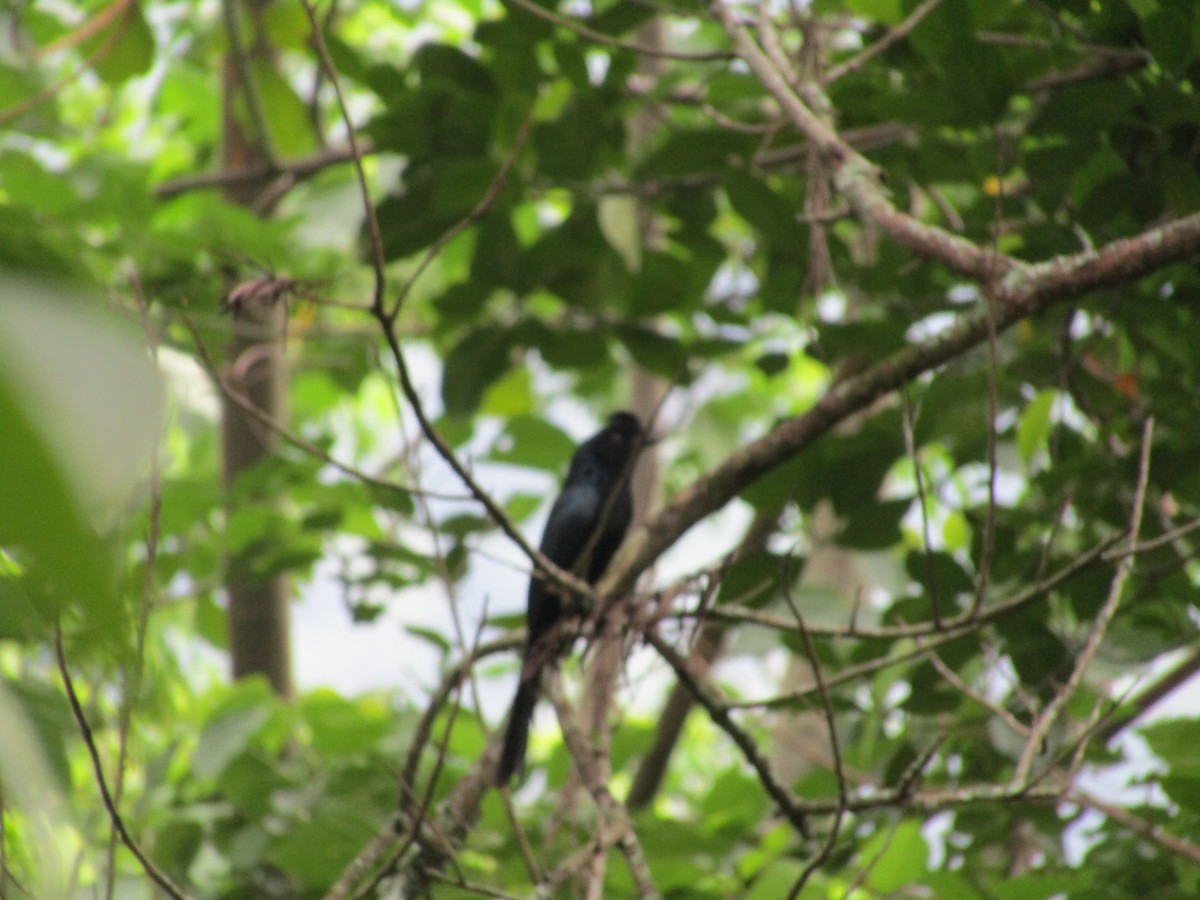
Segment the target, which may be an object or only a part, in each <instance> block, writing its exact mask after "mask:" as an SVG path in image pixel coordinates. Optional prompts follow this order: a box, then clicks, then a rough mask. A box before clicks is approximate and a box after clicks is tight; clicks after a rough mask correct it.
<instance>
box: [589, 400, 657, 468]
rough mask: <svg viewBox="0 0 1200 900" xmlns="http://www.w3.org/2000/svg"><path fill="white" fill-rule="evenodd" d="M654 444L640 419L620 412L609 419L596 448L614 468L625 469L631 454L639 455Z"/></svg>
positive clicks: (596, 443)
mask: <svg viewBox="0 0 1200 900" xmlns="http://www.w3.org/2000/svg"><path fill="white" fill-rule="evenodd" d="M652 443H654V441H653V440H652V439H651V437H650V435H648V434H647V433H646V432H645V431H644V430H643V428H642V423H641V422H640V421H638V417H637V416H635V415H634V414H633V413H631V412H628V411H627V410H620V411H618V412H615V413H612V414H611V415H610V416H609V417H608V424H607V425H605V426H604V430H603V431H601V432H600V433H599V434H597V435H596V437H595V446H596V449H597V451H598V452H599V453H600V455H601V457H603V458H604V460H605V461H606V462H607V463H608V464H609V465H610V466H613V467H618V468H619V467H623V466H624V465H625V461H626V460H628V459H629V457H630V455H631V454H634V453H638V452H640V451H641V450H643V449H644V448H646V447H648V446H650V444H652Z"/></svg>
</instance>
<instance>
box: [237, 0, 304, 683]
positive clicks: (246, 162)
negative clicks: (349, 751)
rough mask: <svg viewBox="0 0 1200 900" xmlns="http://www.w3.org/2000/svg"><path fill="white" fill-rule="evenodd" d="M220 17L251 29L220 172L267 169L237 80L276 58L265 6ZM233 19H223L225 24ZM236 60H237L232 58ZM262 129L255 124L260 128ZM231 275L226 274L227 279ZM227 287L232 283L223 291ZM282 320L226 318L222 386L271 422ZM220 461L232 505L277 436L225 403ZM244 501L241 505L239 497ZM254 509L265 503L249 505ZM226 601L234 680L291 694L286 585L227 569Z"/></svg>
mask: <svg viewBox="0 0 1200 900" xmlns="http://www.w3.org/2000/svg"><path fill="white" fill-rule="evenodd" d="M224 2H225V3H226V4H229V6H227V10H232V12H234V13H235V14H237V15H238V16H240V18H238V19H237V22H238V25H235V28H238V27H240V25H241V23H244V22H246V21H247V20H248V21H249V22H250V23H251V24H252V26H253V32H254V33H253V36H252V39H251V40H244V36H242V35H239V34H234V35H231V36H230V40H229V44H230V47H231V50H230V52H229V53H228V54H227V56H226V59H225V63H224V69H223V82H224V85H223V102H222V147H221V157H222V165H223V167H224V168H225V169H226V170H237V169H254V168H257V167H260V166H262V165H263V164H264V163H267V162H269V160H270V154H269V150H268V147H267V144H266V141H265V138H264V136H263V135H261V134H259V135H251V134H247V131H246V129H245V128H244V127H243V121H242V119H241V117H239V115H238V113H237V110H238V108H239V105H238V98H239V97H244V91H243V90H242V78H241V73H242V72H245V71H248V70H249V68H250V63H251V62H253V63H255V64H258V65H262V64H264V63H266V64H268V65H274V63H275V54H274V53H273V52H272V50H271V48H270V47H269V46H268V45H267V44H266V42H265V39H264V37H263V35H264V33H265V32H264V30H263V28H262V27H260V26H261V22H262V16H263V13H264V11H265V10H266V7H267V6H268V3H269V0H249V2H242V3H239V2H238V0H224ZM232 19H234V17H233V16H227V17H226V20H227V25H228V24H229V22H230V21H231V20H232ZM239 53H241V54H242V56H241V58H240V59H239V56H238V54H239ZM262 125H263V123H262V122H259V123H258V126H259V128H260V129H261V126H262ZM265 186H266V179H264V180H262V181H255V182H243V183H241V184H237V185H230V186H229V187H227V188H226V189H225V198H226V199H227V200H229V201H231V202H233V203H239V204H241V205H243V206H248V207H251V208H254V209H256V211H258V212H259V213H260V214H263V215H266V214H267V211H266V210H263V209H262V208H261V205H260V203H259V198H260V197H261V195H262V191H263V188H264V187H265ZM231 274H232V273H231ZM229 287H232V280H231V281H230V284H229V285H227V289H228V288H229ZM285 325H286V316H285V312H284V307H283V305H282V304H279V303H276V304H273V305H269V306H257V305H255V304H245V305H242V306H239V307H238V308H237V309H235V310H233V311H232V314H231V316H230V329H231V332H232V334H231V336H230V346H229V354H228V357H227V358H228V360H229V363H228V366H227V369H226V372H225V375H226V378H227V380H228V382H229V383H230V384H231V386H233V387H234V388H235V389H236V390H238V391H239V392H240V393H242V394H243V395H245V396H246V397H249V398H250V399H251V400H252V401H253V403H254V405H255V406H257V407H258V408H259V409H261V410H262V411H263V412H265V413H267V414H268V415H270V416H271V417H273V418H276V419H282V418H284V410H285V401H284V396H285V391H284V387H285V383H286V368H285V356H284V344H283V335H284V329H285ZM221 440H222V459H223V468H224V472H223V475H224V479H225V485H226V489H227V490H228V491H229V496H230V498H231V502H232V501H233V496H234V495H233V492H232V490H231V489H232V487H233V485H234V484H235V482H236V481H237V478H238V476H239V475H240V474H242V473H243V472H245V471H247V470H249V469H252V468H253V467H254V466H256V465H258V463H259V462H260V461H261V460H263V459H264V458H266V457H268V456H270V455H272V454H274V453H275V452H277V450H278V444H279V441H278V436H277V435H276V434H275V433H274V432H272V431H270V430H269V429H267V428H265V427H264V426H263V425H262V424H261V423H260V422H259V421H258V420H257V419H256V418H254V417H253V416H252V415H251V414H250V413H248V412H247V411H246V410H244V409H243V408H242V407H241V406H239V405H238V404H237V403H236V402H234V401H232V400H230V399H229V398H225V400H224V406H223V410H222V428H221ZM243 499H244V498H243ZM255 502H263V503H266V502H270V500H269V498H266V497H260V498H255ZM226 579H227V580H226V585H225V590H226V595H227V596H228V599H229V653H230V660H231V663H232V671H233V677H234V678H244V677H245V676H247V675H264V676H266V678H267V680H268V681H269V682H270V684H271V687H272V688H274V689H275V691H276V693H278V694H280V695H281V696H284V697H289V696H291V694H292V670H291V654H290V645H289V641H288V634H289V627H288V594H289V589H288V583H287V579H286V578H284V577H283V576H282V575H277V576H274V577H271V578H252V577H250V576H248V575H246V574H245V566H231V567H230V568H229V571H228V572H227V575H226Z"/></svg>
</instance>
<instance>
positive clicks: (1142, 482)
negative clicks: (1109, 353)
mask: <svg viewBox="0 0 1200 900" xmlns="http://www.w3.org/2000/svg"><path fill="white" fill-rule="evenodd" d="M1153 438H1154V419H1153V417H1150V418H1148V419H1146V423H1145V425H1144V426H1143V428H1142V453H1141V457H1140V459H1139V461H1138V480H1137V488H1136V490H1135V491H1134V498H1133V511H1132V513H1131V514H1130V517H1129V538H1128V540H1129V546H1134V545H1136V544H1137V538H1138V532H1139V530H1140V528H1141V524H1142V509H1143V507H1144V506H1145V502H1146V485H1147V483H1148V481H1149V478H1150V447H1151V443H1152V441H1153ZM1133 561H1134V557H1133V556H1126V557H1123V558H1122V559H1121V560H1120V561H1119V562H1118V563H1117V569H1116V572H1114V573H1113V578H1112V583H1111V584H1110V586H1109V590H1108V597H1107V599H1105V601H1104V605H1103V606H1102V607H1101V608H1100V611H1099V612H1098V613H1097V614H1096V621H1095V623H1094V624H1093V625H1092V629H1091V632H1090V633H1089V634H1088V639H1087V643H1086V644H1085V645H1084V648H1083V651H1082V652H1081V653H1080V654H1079V659H1078V660H1076V662H1075V668H1074V669H1073V670H1072V671H1071V675H1070V677H1069V678H1068V679H1067V683H1066V684H1064V685H1063V687H1062V690H1060V691H1059V692H1058V693H1056V694H1055V695H1054V697H1053V698H1052V699H1051V700H1050V702H1049V703H1048V704H1047V705H1046V708H1045V709H1044V710H1042V712H1041V713H1040V714H1039V715H1038V717H1037V718H1036V719H1035V720H1034V722H1033V726H1032V727H1031V728H1030V729H1029V738H1028V740H1027V741H1026V743H1025V747H1024V749H1023V750H1022V752H1021V756H1020V758H1019V759H1018V760H1017V764H1016V766H1015V768H1014V769H1013V777H1012V784H1013V785H1014V786H1016V787H1021V786H1025V785H1027V784H1028V783H1029V778H1030V772H1031V770H1032V768H1033V763H1034V760H1035V759H1036V758H1037V755H1038V753H1039V752H1040V750H1041V747H1042V744H1043V743H1044V742H1045V740H1046V736H1047V735H1048V734H1049V733H1050V729H1051V728H1052V727H1053V725H1054V723H1055V721H1056V720H1057V719H1058V714H1059V713H1060V712H1061V711H1062V709H1063V707H1065V706H1066V705H1067V703H1068V701H1070V699H1071V698H1072V697H1073V696H1074V695H1075V691H1076V690H1077V689H1078V688H1079V685H1080V684H1081V683H1082V681H1083V677H1084V675H1085V674H1086V673H1087V670H1088V667H1089V666H1090V665H1091V662H1092V659H1093V658H1094V657H1095V656H1096V652H1097V651H1098V650H1099V649H1100V644H1101V642H1102V641H1103V640H1104V635H1105V634H1106V633H1107V631H1108V626H1109V624H1110V623H1111V622H1112V619H1113V616H1114V615H1115V614H1116V612H1117V607H1118V605H1119V604H1120V601H1121V593H1122V592H1123V590H1124V588H1125V582H1126V581H1127V580H1128V578H1129V575H1130V573H1131V572H1132V571H1133Z"/></svg>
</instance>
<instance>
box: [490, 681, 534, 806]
mask: <svg viewBox="0 0 1200 900" xmlns="http://www.w3.org/2000/svg"><path fill="white" fill-rule="evenodd" d="M537 699H538V698H537V687H536V681H533V680H530V681H526V680H525V679H521V682H520V684H518V685H517V695H516V696H515V697H514V698H513V704H512V711H511V712H510V713H509V714H508V727H507V729H506V730H505V732H504V748H503V749H502V750H501V751H500V764H499V765H498V766H497V767H496V781H495V784H496V787H504V786H505V785H506V784H508V782H509V781H510V780H512V777H513V775H515V774H516V773H517V772H519V771H520V770H522V769H524V768H525V744H526V742H527V741H528V740H529V725H530V723H531V722H532V721H533V709H534V707H535V706H537Z"/></svg>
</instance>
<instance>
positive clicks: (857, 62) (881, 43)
mask: <svg viewBox="0 0 1200 900" xmlns="http://www.w3.org/2000/svg"><path fill="white" fill-rule="evenodd" d="M941 2H942V0H925V2H924V3H922V4H921V5H920V6H918V7H917V8H916V9H914V10H913V11H912V12H911V13H909V14H908V18H907V19H905V20H904V21H903V22H901V23H900V24H899V25H897V26H895V27H894V28H889V29H888V31H887V33H886V34H884V36H883V37H881V38H880V39H879V40H877V41H875V43H873V44H871V45H870V46H868V47H864V48H863V49H862V50H860V51H859V52H858V53H856V54H855V55H854V56H852V57H850V58H849V59H848V60H846V61H845V62H841V63H838V64H837V65H836V66H830V67H829V69H828V70H827V71H826V72H825V77H824V78H823V79H822V80H823V81H824V83H825V84H830V83H831V82H834V81H837V80H838V79H839V78H841V77H842V76H843V75H849V74H850V73H851V72H857V71H858V70H859V69H861V68H862V67H863V66H864V65H866V64H867V63H868V62H870V61H871V60H873V59H874V58H875V57H877V56H878V55H879V54H881V53H883V52H884V51H886V50H887V49H889V48H890V47H892V46H893V45H895V44H896V43H897V42H899V41H902V40H904V39H905V38H906V37H908V34H909V32H911V31H912V30H913V29H914V28H916V27H917V26H918V25H919V24H920V23H921V20H922V19H924V18H925V17H926V16H927V15H929V14H930V13H931V12H933V11H934V10H935V9H937V7H938V6H939V5H940V4H941Z"/></svg>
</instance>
